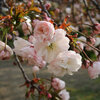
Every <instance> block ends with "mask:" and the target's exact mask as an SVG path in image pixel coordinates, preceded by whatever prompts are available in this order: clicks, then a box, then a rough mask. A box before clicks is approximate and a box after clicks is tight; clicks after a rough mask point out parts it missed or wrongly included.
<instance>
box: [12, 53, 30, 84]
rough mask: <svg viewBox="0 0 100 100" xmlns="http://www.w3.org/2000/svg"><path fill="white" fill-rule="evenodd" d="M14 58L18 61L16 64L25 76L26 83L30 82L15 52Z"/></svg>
mask: <svg viewBox="0 0 100 100" xmlns="http://www.w3.org/2000/svg"><path fill="white" fill-rule="evenodd" d="M14 57H15V60H16V62H17V65H18V67H19V68H20V70H21V72H22V74H23V77H24V79H25V81H26V82H30V80H29V78H28V77H27V75H26V74H25V71H24V69H23V67H22V65H21V63H20V61H19V59H18V57H17V55H16V53H15V52H14Z"/></svg>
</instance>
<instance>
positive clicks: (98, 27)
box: [94, 23, 100, 34]
mask: <svg viewBox="0 0 100 100" xmlns="http://www.w3.org/2000/svg"><path fill="white" fill-rule="evenodd" d="M94 25H95V26H94V33H95V34H100V24H99V23H97V24H94Z"/></svg>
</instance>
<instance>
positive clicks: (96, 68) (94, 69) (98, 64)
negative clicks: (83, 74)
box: [88, 61, 100, 79]
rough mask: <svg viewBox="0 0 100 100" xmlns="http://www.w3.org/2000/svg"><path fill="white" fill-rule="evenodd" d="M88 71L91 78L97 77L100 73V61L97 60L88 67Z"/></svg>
mask: <svg viewBox="0 0 100 100" xmlns="http://www.w3.org/2000/svg"><path fill="white" fill-rule="evenodd" d="M88 73H89V76H90V78H91V79H95V78H97V77H98V76H99V75H100V61H95V62H94V63H93V66H90V67H89V68H88Z"/></svg>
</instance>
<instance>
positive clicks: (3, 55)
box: [0, 50, 10, 60]
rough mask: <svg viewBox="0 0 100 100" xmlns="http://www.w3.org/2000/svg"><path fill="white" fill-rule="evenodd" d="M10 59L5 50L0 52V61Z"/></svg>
mask: <svg viewBox="0 0 100 100" xmlns="http://www.w3.org/2000/svg"><path fill="white" fill-rule="evenodd" d="M9 58H10V53H9V51H6V50H2V51H1V52H0V60H7V59H9Z"/></svg>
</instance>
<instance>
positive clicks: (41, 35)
mask: <svg viewBox="0 0 100 100" xmlns="http://www.w3.org/2000/svg"><path fill="white" fill-rule="evenodd" d="M54 32H55V29H54V26H53V24H51V23H50V22H47V21H39V22H38V23H37V24H36V25H35V28H34V37H35V38H36V39H37V40H38V41H40V42H46V41H50V40H51V39H52V38H53V36H54Z"/></svg>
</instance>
